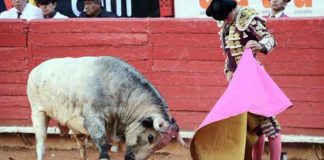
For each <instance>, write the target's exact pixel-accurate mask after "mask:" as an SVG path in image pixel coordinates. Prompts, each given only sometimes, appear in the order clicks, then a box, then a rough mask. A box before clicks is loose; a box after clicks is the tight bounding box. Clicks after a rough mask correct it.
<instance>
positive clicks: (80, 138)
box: [74, 135, 87, 160]
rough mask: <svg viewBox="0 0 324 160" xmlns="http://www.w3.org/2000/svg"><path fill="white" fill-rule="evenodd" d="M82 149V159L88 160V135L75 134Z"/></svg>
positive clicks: (80, 149)
mask: <svg viewBox="0 0 324 160" xmlns="http://www.w3.org/2000/svg"><path fill="white" fill-rule="evenodd" d="M74 136H75V138H76V141H77V144H78V147H79V151H80V159H81V160H87V146H86V145H87V144H86V143H87V136H86V135H74Z"/></svg>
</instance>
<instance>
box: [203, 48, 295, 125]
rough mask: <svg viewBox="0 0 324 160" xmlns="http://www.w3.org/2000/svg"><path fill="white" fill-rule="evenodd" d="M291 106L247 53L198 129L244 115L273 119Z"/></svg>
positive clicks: (246, 51) (250, 52)
mask: <svg viewBox="0 0 324 160" xmlns="http://www.w3.org/2000/svg"><path fill="white" fill-rule="evenodd" d="M291 106H292V103H291V101H290V100H289V99H288V97H287V96H286V95H285V94H284V93H283V92H282V91H281V90H280V88H279V87H278V86H277V85H276V83H275V82H274V81H273V80H272V79H271V77H270V76H269V75H268V73H267V72H266V71H265V69H264V68H263V67H262V66H261V65H260V64H259V63H258V62H257V61H256V59H255V58H254V57H253V54H252V51H251V49H246V50H245V51H244V53H243V56H242V58H241V61H240V63H239V65H238V67H237V69H236V71H235V73H234V75H233V78H232V80H231V83H230V84H229V86H228V87H227V89H226V90H225V92H224V94H223V95H222V96H221V97H220V99H219V100H218V101H217V103H216V104H215V106H214V107H213V109H212V110H211V111H210V112H209V114H208V115H207V117H206V118H205V120H204V121H203V122H202V124H201V125H200V126H199V128H202V127H204V126H206V125H208V124H210V123H213V122H216V121H219V120H223V119H226V118H229V117H233V116H236V115H239V114H241V113H245V112H250V113H254V114H257V115H262V116H265V117H271V116H275V115H277V114H279V113H281V112H282V111H284V110H286V109H287V108H289V107H291Z"/></svg>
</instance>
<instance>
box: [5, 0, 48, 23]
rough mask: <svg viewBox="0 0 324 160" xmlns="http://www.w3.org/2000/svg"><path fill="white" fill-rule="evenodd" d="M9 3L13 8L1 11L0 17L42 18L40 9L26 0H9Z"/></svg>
mask: <svg viewBox="0 0 324 160" xmlns="http://www.w3.org/2000/svg"><path fill="white" fill-rule="evenodd" d="M11 3H12V6H13V8H11V9H9V10H7V11H3V12H2V13H1V14H0V19H26V20H31V19H43V13H42V10H41V9H39V8H38V7H36V6H33V5H32V4H29V3H27V0H11Z"/></svg>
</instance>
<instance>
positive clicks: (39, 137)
mask: <svg viewBox="0 0 324 160" xmlns="http://www.w3.org/2000/svg"><path fill="white" fill-rule="evenodd" d="M49 120H50V118H49V117H48V116H47V115H46V114H45V113H44V112H41V111H32V122H33V128H34V131H35V138H36V159H37V160H43V159H44V156H45V140H46V137H47V132H46V131H47V126H48V122H49Z"/></svg>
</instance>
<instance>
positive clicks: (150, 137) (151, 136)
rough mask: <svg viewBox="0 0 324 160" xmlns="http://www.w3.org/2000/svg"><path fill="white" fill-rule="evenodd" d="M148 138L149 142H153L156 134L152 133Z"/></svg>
mask: <svg viewBox="0 0 324 160" xmlns="http://www.w3.org/2000/svg"><path fill="white" fill-rule="evenodd" d="M147 139H148V141H149V143H153V141H154V136H153V135H151V134H150V135H149V136H148V137H147Z"/></svg>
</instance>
